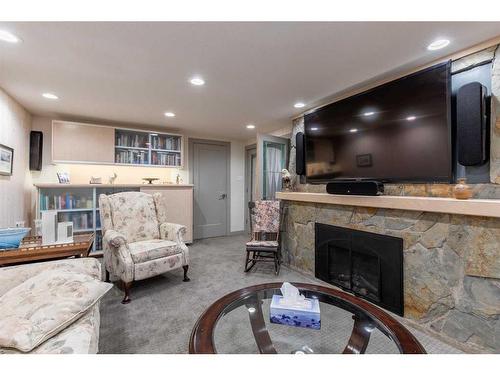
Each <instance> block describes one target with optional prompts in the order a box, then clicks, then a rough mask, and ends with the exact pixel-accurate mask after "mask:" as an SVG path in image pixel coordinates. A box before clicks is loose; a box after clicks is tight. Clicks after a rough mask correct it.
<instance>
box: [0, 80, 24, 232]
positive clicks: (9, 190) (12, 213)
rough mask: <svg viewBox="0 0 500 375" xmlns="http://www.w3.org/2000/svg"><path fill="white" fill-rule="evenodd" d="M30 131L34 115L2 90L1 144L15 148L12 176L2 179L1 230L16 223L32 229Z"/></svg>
mask: <svg viewBox="0 0 500 375" xmlns="http://www.w3.org/2000/svg"><path fill="white" fill-rule="evenodd" d="M30 130H31V115H30V114H29V113H28V112H27V111H26V110H25V109H24V108H23V107H21V106H20V105H19V104H18V103H17V102H16V101H15V100H14V99H13V98H11V97H10V96H9V95H7V93H6V92H5V91H3V90H2V89H0V143H1V144H3V145H6V146H9V147H12V148H13V149H14V168H13V173H12V176H0V228H1V227H8V226H14V225H15V223H16V221H25V222H26V226H31V222H30V199H31V197H30V195H31V176H30V173H29V133H30Z"/></svg>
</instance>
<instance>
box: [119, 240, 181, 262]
mask: <svg viewBox="0 0 500 375" xmlns="http://www.w3.org/2000/svg"><path fill="white" fill-rule="evenodd" d="M128 247H129V249H130V255H131V256H132V259H133V260H134V263H144V262H148V261H150V260H153V259H159V258H165V257H169V256H171V255H175V254H178V253H180V252H181V248H180V247H179V245H178V244H177V242H173V241H168V240H146V241H138V242H133V243H129V244H128Z"/></svg>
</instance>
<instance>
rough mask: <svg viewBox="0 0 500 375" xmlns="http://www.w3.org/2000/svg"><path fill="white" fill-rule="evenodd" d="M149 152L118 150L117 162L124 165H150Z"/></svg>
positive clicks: (116, 154) (116, 153) (116, 152)
mask: <svg viewBox="0 0 500 375" xmlns="http://www.w3.org/2000/svg"><path fill="white" fill-rule="evenodd" d="M148 155H149V154H148V151H135V150H116V151H115V162H116V163H123V164H149V158H148Z"/></svg>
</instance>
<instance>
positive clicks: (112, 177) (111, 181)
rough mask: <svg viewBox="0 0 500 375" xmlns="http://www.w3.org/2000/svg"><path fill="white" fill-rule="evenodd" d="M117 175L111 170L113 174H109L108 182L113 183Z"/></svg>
mask: <svg viewBox="0 0 500 375" xmlns="http://www.w3.org/2000/svg"><path fill="white" fill-rule="evenodd" d="M117 177H118V175H117V174H116V172H113V176H111V177H110V178H109V184H110V185H113V184H114V183H115V180H116V178H117Z"/></svg>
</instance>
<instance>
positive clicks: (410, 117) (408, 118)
mask: <svg viewBox="0 0 500 375" xmlns="http://www.w3.org/2000/svg"><path fill="white" fill-rule="evenodd" d="M416 118H417V116H408V117H407V118H406V120H408V121H413V120H415V119H416Z"/></svg>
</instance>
